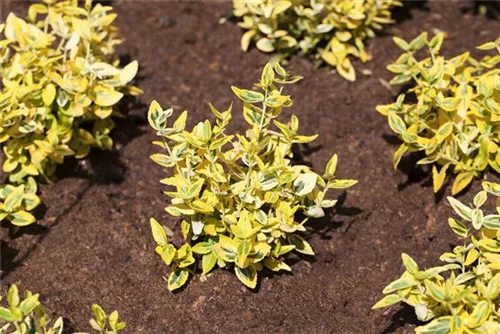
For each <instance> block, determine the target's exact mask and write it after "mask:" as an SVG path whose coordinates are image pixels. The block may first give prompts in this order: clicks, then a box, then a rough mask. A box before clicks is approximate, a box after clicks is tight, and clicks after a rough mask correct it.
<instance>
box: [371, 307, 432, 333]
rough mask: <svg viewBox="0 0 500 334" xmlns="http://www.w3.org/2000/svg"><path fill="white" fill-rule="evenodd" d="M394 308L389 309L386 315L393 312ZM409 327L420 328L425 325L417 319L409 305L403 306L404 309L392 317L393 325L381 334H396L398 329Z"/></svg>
mask: <svg viewBox="0 0 500 334" xmlns="http://www.w3.org/2000/svg"><path fill="white" fill-rule="evenodd" d="M391 309H392V308H389V309H388V310H387V311H386V312H384V314H388V313H389V312H391ZM408 325H413V326H420V325H423V323H422V322H421V321H419V320H418V319H417V316H416V315H415V311H414V309H413V308H412V307H411V306H409V305H406V304H405V305H403V306H402V308H400V309H399V310H397V311H396V312H394V313H393V314H392V315H391V324H390V325H389V326H388V327H387V328H386V329H384V330H383V331H382V332H381V333H380V334H389V333H394V332H395V331H396V330H397V329H398V328H402V327H405V326H408Z"/></svg>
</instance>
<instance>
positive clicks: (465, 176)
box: [451, 172, 474, 195]
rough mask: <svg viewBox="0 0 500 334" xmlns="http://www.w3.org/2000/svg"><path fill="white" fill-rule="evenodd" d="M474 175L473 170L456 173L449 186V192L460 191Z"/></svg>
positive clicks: (454, 193)
mask: <svg viewBox="0 0 500 334" xmlns="http://www.w3.org/2000/svg"><path fill="white" fill-rule="evenodd" d="M473 177H474V172H463V173H460V174H458V175H457V177H456V178H455V181H454V182H453V186H452V187H451V194H452V195H456V194H458V193H459V192H460V191H462V190H463V189H464V188H465V187H467V186H468V185H469V183H471V181H472V179H473Z"/></svg>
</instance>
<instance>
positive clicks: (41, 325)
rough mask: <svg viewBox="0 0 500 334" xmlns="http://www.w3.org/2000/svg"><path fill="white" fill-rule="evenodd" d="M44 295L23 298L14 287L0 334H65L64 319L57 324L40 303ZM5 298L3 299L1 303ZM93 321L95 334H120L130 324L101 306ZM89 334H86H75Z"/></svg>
mask: <svg viewBox="0 0 500 334" xmlns="http://www.w3.org/2000/svg"><path fill="white" fill-rule="evenodd" d="M39 297H40V295H39V294H38V293H37V294H33V293H31V291H29V290H26V291H25V292H24V296H22V295H20V294H19V291H18V289H17V286H16V285H11V286H10V288H9V291H8V293H7V300H6V301H5V302H4V303H3V304H4V305H2V306H0V333H2V334H62V333H63V332H67V331H64V323H63V318H62V317H59V318H57V319H56V320H55V321H54V322H53V323H52V322H51V320H50V318H49V317H48V315H47V312H46V311H45V308H44V307H43V305H42V304H41V303H40V301H39ZM1 301H2V298H1V296H0V302H1ZM92 313H93V319H91V320H90V322H89V323H90V326H91V327H92V329H93V330H94V333H100V334H118V333H119V332H120V331H122V330H123V329H124V328H125V326H126V323H125V322H123V321H120V320H119V319H118V312H117V311H113V312H112V313H111V314H110V315H109V316H108V315H106V313H105V312H104V310H103V309H102V308H101V307H100V306H99V305H97V304H94V305H92ZM75 334H86V333H75Z"/></svg>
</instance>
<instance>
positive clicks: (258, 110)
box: [148, 64, 356, 290]
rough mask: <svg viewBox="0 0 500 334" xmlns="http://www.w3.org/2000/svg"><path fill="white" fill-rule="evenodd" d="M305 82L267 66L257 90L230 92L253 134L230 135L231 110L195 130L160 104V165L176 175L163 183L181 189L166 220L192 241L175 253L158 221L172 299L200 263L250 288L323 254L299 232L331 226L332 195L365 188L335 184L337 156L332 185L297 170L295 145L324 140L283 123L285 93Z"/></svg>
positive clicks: (152, 112)
mask: <svg viewBox="0 0 500 334" xmlns="http://www.w3.org/2000/svg"><path fill="white" fill-rule="evenodd" d="M299 79H301V78H300V77H297V76H291V75H290V74H289V73H287V72H285V70H284V69H283V68H282V67H281V66H280V65H279V64H276V65H274V66H272V65H271V64H267V65H266V66H265V68H264V70H263V72H262V76H261V79H260V82H259V83H257V84H255V87H256V89H255V90H247V89H240V88H237V87H234V86H233V87H231V88H232V90H233V92H234V94H235V95H236V96H237V97H238V98H239V99H240V100H242V101H243V115H244V118H245V120H246V122H247V123H248V124H249V129H248V130H247V131H246V133H245V134H236V135H230V134H228V133H227V127H228V125H229V123H230V120H231V113H232V111H231V106H230V107H229V108H228V109H227V110H225V111H219V110H217V109H216V108H215V107H213V106H212V105H210V108H211V110H212V113H213V114H214V115H215V118H216V120H215V124H213V123H211V122H210V121H208V120H206V121H204V122H200V123H198V124H197V125H196V126H194V127H193V129H192V130H191V131H189V130H186V129H185V127H186V118H187V112H186V111H184V112H183V113H182V114H181V115H180V116H179V117H178V118H177V120H175V121H174V122H171V121H170V120H169V118H170V116H171V115H172V112H173V111H172V109H168V110H163V109H162V108H161V107H160V105H159V104H158V103H157V102H153V103H152V104H151V107H150V109H149V113H148V117H149V122H150V124H151V126H152V127H153V129H154V130H155V131H156V133H157V135H158V136H159V137H160V138H161V140H160V141H157V142H154V144H156V145H158V146H160V147H161V148H162V149H163V150H165V151H166V153H161V154H154V155H153V156H152V157H151V158H152V159H153V160H154V161H155V162H156V163H157V164H159V165H161V166H163V167H165V168H168V169H169V170H171V172H172V176H170V177H167V178H165V179H163V180H161V183H163V184H165V185H168V186H171V187H173V188H174V189H173V190H172V191H165V194H166V195H168V196H169V197H171V198H172V200H171V205H169V206H168V207H166V211H167V212H168V213H169V214H171V215H172V216H174V217H183V220H182V222H181V224H180V225H181V230H182V235H183V237H184V240H185V241H186V243H185V244H183V245H182V246H181V247H179V248H176V247H175V246H174V245H173V244H172V243H170V242H169V241H168V239H167V235H166V232H165V229H164V228H163V227H162V226H161V225H160V224H159V223H158V222H157V221H156V220H155V219H153V218H152V219H151V227H152V231H153V237H154V239H155V241H156V243H157V244H158V247H157V248H156V252H157V253H158V254H159V255H160V256H161V257H162V259H163V261H164V262H165V263H166V264H167V265H169V266H171V268H172V272H171V274H170V276H169V278H168V288H169V289H170V290H174V289H177V288H180V287H181V286H183V285H184V284H185V283H186V281H187V280H188V278H189V274H190V273H194V272H195V270H196V260H197V259H201V267H202V273H203V275H206V274H208V273H209V272H210V271H211V270H212V269H213V268H214V267H215V266H218V267H222V268H228V269H229V268H233V270H234V272H235V273H236V276H237V277H238V279H239V280H240V281H241V282H243V284H245V285H246V286H247V287H250V288H255V287H256V284H257V273H258V271H260V270H262V269H264V268H268V269H270V270H272V271H279V270H288V271H289V270H291V269H290V267H289V266H288V265H287V264H286V263H285V262H284V260H283V255H285V254H286V253H288V252H290V251H297V252H299V253H302V254H306V255H314V253H313V250H312V248H311V246H310V245H309V243H307V241H305V240H304V239H303V238H302V237H301V236H300V235H299V234H298V233H297V232H302V231H305V227H304V224H305V223H306V222H307V221H308V220H309V218H317V217H322V216H323V215H324V211H323V208H328V207H332V206H333V205H335V202H336V201H334V200H329V199H327V198H326V193H327V191H328V190H329V189H332V188H334V189H343V188H347V187H350V186H352V185H354V184H355V183H356V181H353V180H341V179H337V178H336V177H335V170H336V167H337V155H334V156H333V157H332V158H331V160H330V161H329V163H328V165H327V167H326V171H325V173H324V174H323V176H320V175H318V174H316V173H315V172H313V171H312V170H311V168H309V167H307V166H305V165H299V164H297V165H293V164H292V161H291V158H292V156H293V155H292V145H294V144H301V143H309V142H312V141H313V140H314V139H315V138H316V137H317V135H314V136H304V135H301V134H299V132H298V129H299V119H298V118H297V117H296V116H292V117H291V119H290V121H289V122H288V123H282V122H279V121H278V120H277V118H278V116H279V115H280V114H281V112H282V111H283V109H284V108H288V107H290V106H291V105H292V99H291V98H290V96H289V95H284V93H283V89H284V86H285V85H287V84H292V83H295V82H297V81H298V80H299Z"/></svg>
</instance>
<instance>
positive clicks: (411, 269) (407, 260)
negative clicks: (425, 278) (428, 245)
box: [401, 253, 419, 275]
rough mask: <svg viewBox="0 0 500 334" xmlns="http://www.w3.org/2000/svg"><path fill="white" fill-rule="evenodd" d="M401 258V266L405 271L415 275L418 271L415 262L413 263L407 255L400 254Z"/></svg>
mask: <svg viewBox="0 0 500 334" xmlns="http://www.w3.org/2000/svg"><path fill="white" fill-rule="evenodd" d="M401 257H402V258H403V264H404V265H405V267H406V270H408V272H409V273H410V274H413V275H415V274H417V273H418V271H419V268H418V264H417V262H415V261H414V260H413V259H412V258H411V257H410V256H409V255H408V254H405V253H403V254H401Z"/></svg>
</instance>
